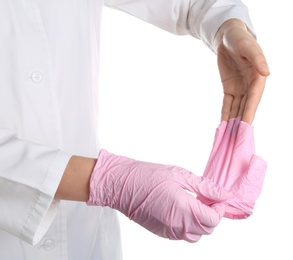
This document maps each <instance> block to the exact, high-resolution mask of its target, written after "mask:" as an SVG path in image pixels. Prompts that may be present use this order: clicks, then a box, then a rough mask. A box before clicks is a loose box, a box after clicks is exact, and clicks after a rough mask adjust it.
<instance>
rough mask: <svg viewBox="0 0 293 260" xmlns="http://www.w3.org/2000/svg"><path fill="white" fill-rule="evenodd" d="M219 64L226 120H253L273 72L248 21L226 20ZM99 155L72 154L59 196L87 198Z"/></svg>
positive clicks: (219, 40) (218, 38)
mask: <svg viewBox="0 0 293 260" xmlns="http://www.w3.org/2000/svg"><path fill="white" fill-rule="evenodd" d="M214 48H215V50H217V56H218V67H219V72H220V76H221V80H222V84H223V90H224V99H223V107H222V117H221V119H222V120H226V121H227V120H229V118H235V117H237V116H242V120H243V121H245V122H247V123H249V124H252V122H253V119H254V117H255V113H256V110H257V107H258V104H259V102H260V100H261V96H262V93H263V91H264V87H265V82H266V77H267V76H268V75H269V74H270V72H269V69H268V65H267V62H266V59H265V57H264V55H263V52H262V50H261V48H260V47H259V45H258V44H257V42H256V40H255V38H254V37H253V36H252V35H251V34H250V33H249V32H248V30H247V28H246V26H245V24H244V23H243V22H242V21H240V20H236V19H231V20H228V21H226V22H225V23H223V25H222V26H221V27H220V29H219V31H218V32H217V35H216V37H215V42H214ZM96 161H97V159H95V158H87V157H81V156H72V157H71V159H70V160H69V163H68V165H67V167H66V169H65V172H64V174H63V177H62V179H61V182H60V184H59V187H58V189H57V192H56V194H55V198H56V199H59V200H74V201H83V202H86V201H87V200H88V198H89V184H90V177H91V173H92V171H93V169H94V166H95V164H96Z"/></svg>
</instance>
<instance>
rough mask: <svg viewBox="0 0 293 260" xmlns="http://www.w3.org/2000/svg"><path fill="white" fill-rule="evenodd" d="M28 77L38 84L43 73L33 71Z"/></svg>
mask: <svg viewBox="0 0 293 260" xmlns="http://www.w3.org/2000/svg"><path fill="white" fill-rule="evenodd" d="M30 79H31V80H32V82H34V83H36V84H38V83H41V82H42V81H43V75H42V73H40V72H38V71H35V72H33V73H32V74H31V76H30Z"/></svg>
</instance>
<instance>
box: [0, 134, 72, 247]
mask: <svg viewBox="0 0 293 260" xmlns="http://www.w3.org/2000/svg"><path fill="white" fill-rule="evenodd" d="M70 156H71V155H70V154H68V153H66V152H63V151H60V150H58V149H54V148H51V147H47V146H43V145H39V144H36V143H32V142H28V141H24V140H21V139H19V138H18V137H17V136H16V134H15V133H13V132H12V131H10V130H7V129H0V212H1V213H0V228H1V229H3V230H5V231H7V232H8V233H10V234H12V235H15V236H17V237H19V238H20V239H22V240H24V241H26V242H28V243H30V244H36V243H37V242H38V241H39V240H40V239H41V238H42V236H43V235H44V234H45V232H46V231H47V229H48V228H49V226H50V224H51V222H52V221H53V219H54V217H55V214H56V212H57V209H58V201H56V200H54V194H55V192H56V189H57V187H58V184H59V182H60V180H61V177H62V175H63V172H64V169H65V167H66V165H67V163H68V160H69V158H70Z"/></svg>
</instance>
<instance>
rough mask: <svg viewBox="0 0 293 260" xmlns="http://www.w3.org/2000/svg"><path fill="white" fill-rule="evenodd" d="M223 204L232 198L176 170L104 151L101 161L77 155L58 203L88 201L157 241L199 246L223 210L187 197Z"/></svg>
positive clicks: (171, 167) (61, 189) (61, 187)
mask: <svg viewBox="0 0 293 260" xmlns="http://www.w3.org/2000/svg"><path fill="white" fill-rule="evenodd" d="M186 190H188V191H190V192H191V193H194V194H201V195H202V196H204V197H207V198H210V199H211V198H213V199H214V200H215V201H223V200H225V199H227V198H228V197H230V193H229V192H227V191H226V190H224V189H222V188H221V187H219V186H218V185H216V184H215V183H213V182H211V181H209V180H208V179H205V178H202V177H198V176H196V175H194V174H192V173H191V172H189V171H188V170H186V169H183V168H181V167H178V166H174V165H163V164H155V163H149V162H143V161H137V160H134V159H131V158H128V157H123V156H118V155H114V154H112V153H109V152H107V151H105V150H103V149H102V150H101V151H100V153H99V156H98V158H97V159H92V158H86V157H79V156H72V157H71V159H70V160H69V163H68V165H67V167H66V169H65V171H64V174H63V177H62V179H61V182H60V184H59V187H58V189H57V192H56V194H55V199H57V200H60V199H64V200H77V201H86V202H87V204H88V205H89V206H102V207H110V208H113V209H115V210H118V211H120V212H121V213H122V214H124V215H125V216H127V217H128V218H129V219H131V220H133V221H135V222H136V223H138V224H139V225H141V226H143V227H144V228H146V229H147V230H149V231H151V232H152V233H154V234H157V235H158V236H161V237H165V238H169V239H173V240H186V241H188V242H196V241H198V240H199V239H200V238H201V236H202V235H207V234H211V233H212V231H213V229H214V228H215V227H216V226H217V225H218V223H219V222H220V220H221V218H222V216H223V215H224V206H223V205H222V204H218V203H215V204H214V205H211V206H207V205H204V204H203V203H202V202H200V201H199V200H198V199H196V198H195V196H193V195H191V194H190V193H188V192H186Z"/></svg>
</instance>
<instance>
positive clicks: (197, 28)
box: [105, 0, 255, 51]
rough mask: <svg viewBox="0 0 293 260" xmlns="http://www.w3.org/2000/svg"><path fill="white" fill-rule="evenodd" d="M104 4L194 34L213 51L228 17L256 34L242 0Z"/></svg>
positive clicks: (113, 1) (148, 0)
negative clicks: (218, 33)
mask: <svg viewBox="0 0 293 260" xmlns="http://www.w3.org/2000/svg"><path fill="white" fill-rule="evenodd" d="M105 5H106V6H108V7H112V8H115V9H119V10H121V11H124V12H127V13H129V14H131V15H134V16H136V17H138V18H140V19H142V20H144V21H146V22H149V23H151V24H153V25H155V26H157V27H160V28H162V29H164V30H166V31H169V32H171V33H173V34H178V35H185V34H189V35H192V36H194V37H195V38H198V39H201V40H202V41H203V42H204V43H205V44H206V45H207V46H208V47H209V48H210V49H211V50H213V51H215V50H214V49H213V41H214V37H215V35H216V33H217V31H218V29H219V27H220V26H221V24H222V23H223V22H225V21H226V20H229V19H232V18H236V19H240V20H242V21H243V22H244V23H246V25H247V27H248V29H249V30H250V31H251V33H252V34H253V35H255V33H254V30H253V26H252V23H251V20H250V17H249V13H248V8H247V7H246V6H245V5H244V4H243V3H242V2H241V1H239V0H167V1H166V0H105Z"/></svg>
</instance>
